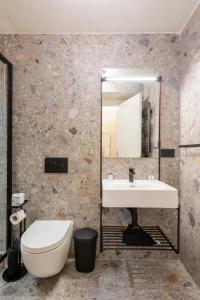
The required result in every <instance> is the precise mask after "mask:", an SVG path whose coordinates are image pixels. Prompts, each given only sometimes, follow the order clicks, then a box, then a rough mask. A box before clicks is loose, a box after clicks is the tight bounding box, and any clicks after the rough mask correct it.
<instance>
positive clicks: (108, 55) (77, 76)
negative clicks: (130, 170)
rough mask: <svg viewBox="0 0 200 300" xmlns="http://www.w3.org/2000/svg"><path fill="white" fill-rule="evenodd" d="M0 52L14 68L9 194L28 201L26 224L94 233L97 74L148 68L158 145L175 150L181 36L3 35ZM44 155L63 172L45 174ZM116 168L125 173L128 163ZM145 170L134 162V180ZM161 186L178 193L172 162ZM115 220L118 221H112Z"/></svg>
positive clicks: (166, 163) (97, 171)
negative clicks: (158, 104)
mask: <svg viewBox="0 0 200 300" xmlns="http://www.w3.org/2000/svg"><path fill="white" fill-rule="evenodd" d="M0 51H1V52H2V53H3V54H4V55H5V56H7V57H8V59H9V60H10V61H11V62H12V63H13V65H14V85H13V88H14V99H13V112H14V114H13V125H14V128H13V144H14V149H13V150H14V151H13V172H14V186H13V190H14V191H23V192H25V193H26V195H27V198H28V199H29V200H30V202H29V205H28V207H27V208H28V222H29V223H31V222H32V221H33V220H35V219H40V218H49V219H51V218H52V219H54V218H59V219H65V218H67V219H72V220H74V224H75V227H82V226H91V227H94V228H99V212H100V211H99V204H100V199H99V191H100V109H101V107H100V97H101V94H100V93H101V82H100V78H101V69H102V68H110V67H111V68H138V69H140V68H142V69H151V70H155V72H158V73H160V74H161V75H162V76H163V80H164V84H163V88H162V101H163V102H162V145H163V147H167V148H176V147H177V145H178V143H179V67H178V63H179V55H180V40H179V36H177V35H168V34H165V35H162V34H154V35H132V34H127V35H126V34H120V35H117V34H116V35H110V34H107V35H95V34H91V35H1V36H0ZM47 156H67V157H69V173H68V174H67V175H66V174H58V175H56V174H54V175H50V174H44V158H45V157H47ZM119 168H120V170H121V171H120V172H121V173H122V174H127V162H125V164H124V166H123V165H121V164H120V165H119ZM150 169H152V166H151V164H150ZM143 170H145V166H143V165H141V164H140V161H138V166H137V173H138V175H139V174H140V173H141V175H142V176H143V175H144V174H142V173H143ZM116 172H118V171H116ZM145 172H146V171H145ZM148 173H149V172H148ZM162 180H164V181H166V182H168V183H169V184H172V185H174V186H176V187H177V186H178V156H177V158H176V159H163V160H162ZM124 215H126V214H124ZM154 217H155V216H154V214H152V215H151V214H148V219H147V220H145V221H148V220H149V222H150V223H151V222H153V220H154ZM170 217H171V216H170V214H169V213H167V212H166V213H164V212H163V213H162V214H161V215H160V217H159V219H164V220H165V223H166V227H167V229H170V228H171V229H170V230H172V231H173V230H174V229H173V228H172V226H171V224H172V223H171V219H170ZM113 218H115V220H116V222H117V221H118V214H117V213H116V214H113ZM170 226H171V227H170ZM172 231H171V232H172Z"/></svg>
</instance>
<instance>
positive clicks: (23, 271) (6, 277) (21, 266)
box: [2, 200, 28, 282]
mask: <svg viewBox="0 0 200 300" xmlns="http://www.w3.org/2000/svg"><path fill="white" fill-rule="evenodd" d="M27 203H28V200H25V201H24V203H22V204H20V205H16V206H15V205H14V206H11V210H12V213H13V210H15V211H16V210H20V209H22V208H23V210H24V212H25V213H26V210H25V209H24V205H26V204H27ZM25 230H26V217H25V219H23V220H22V221H21V222H20V223H19V236H18V237H17V239H19V241H20V239H21V236H22V234H23V233H24V231H25ZM17 239H16V240H17ZM16 240H13V245H14V244H15V242H16ZM13 245H12V246H13ZM26 273H27V270H26V268H25V266H24V264H23V263H22V262H21V252H20V242H19V243H18V272H17V274H16V276H14V277H12V278H10V277H9V271H8V268H7V269H6V270H5V271H4V272H3V275H2V277H3V279H4V280H5V281H6V282H13V281H17V280H19V279H21V278H22V277H24V276H25V275H26Z"/></svg>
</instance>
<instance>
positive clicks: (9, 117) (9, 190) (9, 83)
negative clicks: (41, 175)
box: [0, 53, 13, 262]
mask: <svg viewBox="0 0 200 300" xmlns="http://www.w3.org/2000/svg"><path fill="white" fill-rule="evenodd" d="M0 61H1V62H3V63H4V64H6V65H7V72H8V74H7V75H8V77H7V209H6V211H7V215H6V219H7V220H6V223H7V230H6V231H7V232H6V236H7V241H6V244H7V249H8V248H9V247H10V246H11V240H12V226H11V223H10V221H9V217H10V215H11V209H12V208H11V198H12V98H13V91H12V84H13V65H12V63H11V62H10V61H9V60H7V58H6V57H5V56H3V55H2V54H1V53H0ZM6 255H7V253H5V254H3V255H1V256H0V262H1V261H2V260H3V259H4V258H5V257H6Z"/></svg>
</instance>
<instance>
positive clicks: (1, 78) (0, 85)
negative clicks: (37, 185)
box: [0, 61, 7, 256]
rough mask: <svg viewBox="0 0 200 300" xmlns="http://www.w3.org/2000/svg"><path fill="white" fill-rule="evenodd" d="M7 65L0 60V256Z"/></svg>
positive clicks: (2, 245) (0, 247)
mask: <svg viewBox="0 0 200 300" xmlns="http://www.w3.org/2000/svg"><path fill="white" fill-rule="evenodd" d="M6 224H7V65H6V64H4V63H3V62H1V61H0V256H1V255H3V254H4V253H5V252H6V250H7V228H6Z"/></svg>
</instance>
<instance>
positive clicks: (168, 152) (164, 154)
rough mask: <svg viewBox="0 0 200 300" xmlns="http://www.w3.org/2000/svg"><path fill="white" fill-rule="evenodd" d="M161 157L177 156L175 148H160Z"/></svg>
mask: <svg viewBox="0 0 200 300" xmlns="http://www.w3.org/2000/svg"><path fill="white" fill-rule="evenodd" d="M160 156H161V157H175V149H160Z"/></svg>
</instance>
